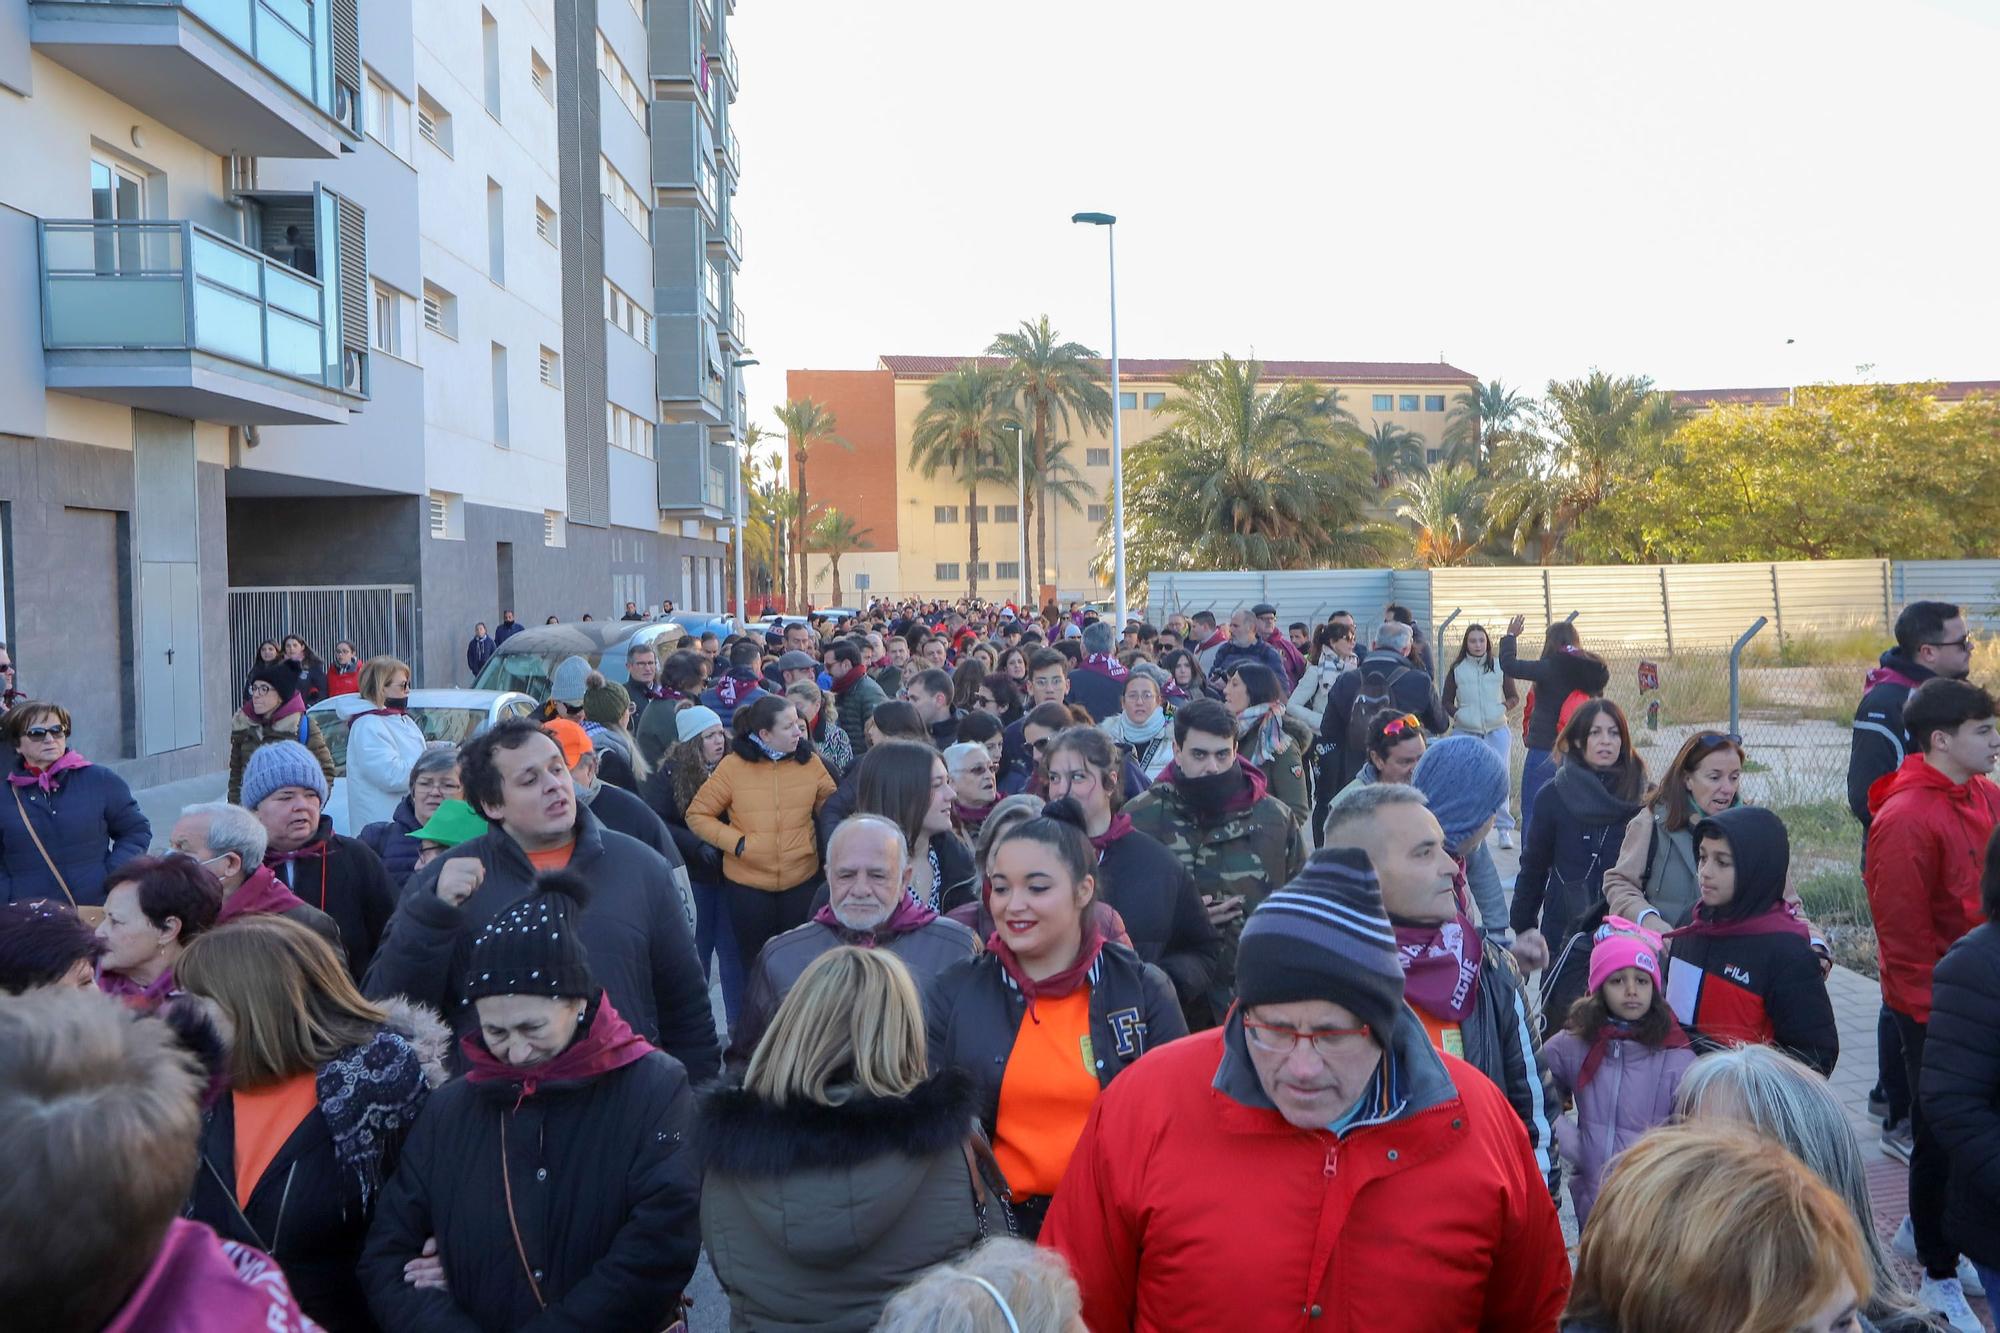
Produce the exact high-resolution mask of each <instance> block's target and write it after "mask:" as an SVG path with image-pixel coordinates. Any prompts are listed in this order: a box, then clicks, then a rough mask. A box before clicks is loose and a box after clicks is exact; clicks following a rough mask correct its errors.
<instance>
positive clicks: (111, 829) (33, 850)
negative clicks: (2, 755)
mask: <svg viewBox="0 0 2000 1333" xmlns="http://www.w3.org/2000/svg"><path fill="white" fill-rule="evenodd" d="M70 732H71V728H70V716H69V710H68V709H66V708H64V707H63V706H62V705H61V704H57V703H47V702H43V701H41V700H34V699H30V700H24V701H23V702H20V703H17V704H15V705H14V706H13V707H12V708H10V709H8V710H7V713H6V716H5V717H4V718H0V734H3V735H4V736H5V737H6V740H7V743H8V744H9V745H10V746H11V747H12V749H13V751H14V754H13V763H12V765H11V766H10V767H9V768H8V770H7V795H6V797H5V798H4V799H0V902H10V903H11V902H27V901H32V900H34V899H38V898H48V899H52V900H55V901H58V902H63V903H67V904H68V905H69V906H71V907H74V908H78V909H84V908H88V909H91V910H90V911H87V912H85V913H84V915H85V916H86V917H90V918H93V919H94V918H95V916H96V914H97V912H98V911H99V910H100V909H101V908H102V907H103V906H104V897H105V886H106V884H107V883H108V882H109V877H110V876H111V875H113V874H115V873H117V871H118V869H119V868H120V867H121V866H124V865H125V864H127V863H128V862H130V861H132V860H134V859H136V858H138V857H141V856H144V855H145V854H146V848H147V846H148V845H149V844H150V843H151V842H152V839H153V827H152V825H151V824H149V823H147V822H146V815H145V812H144V811H142V810H140V808H139V802H138V801H137V800H136V799H135V798H134V797H133V795H132V789H131V788H130V787H128V786H126V785H125V779H123V778H121V777H119V776H118V775H117V774H116V773H114V772H113V771H111V770H110V769H108V768H104V767H101V766H100V765H97V764H93V763H91V762H90V761H89V760H88V759H85V758H84V757H83V756H82V755H81V754H79V753H77V752H76V751H75V750H72V749H71V748H70V745H69V741H70Z"/></svg>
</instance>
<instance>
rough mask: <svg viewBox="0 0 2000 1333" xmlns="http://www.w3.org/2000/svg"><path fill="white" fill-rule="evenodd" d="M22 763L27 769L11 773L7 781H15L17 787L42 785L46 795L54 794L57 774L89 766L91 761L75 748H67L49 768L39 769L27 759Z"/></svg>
mask: <svg viewBox="0 0 2000 1333" xmlns="http://www.w3.org/2000/svg"><path fill="white" fill-rule="evenodd" d="M21 765H22V767H23V768H24V769H25V770H26V771H25V772H21V773H9V774H8V775H7V781H9V782H11V783H13V784H14V785H15V786H16V787H40V788H41V789H42V792H43V794H44V795H48V796H53V795H55V791H56V776H57V775H58V774H61V773H67V772H69V771H70V770H71V769H73V768H89V767H90V761H89V760H88V759H85V758H84V757H83V756H82V755H80V754H78V753H77V752H76V751H75V750H65V751H63V757H62V758H60V759H58V760H56V761H55V762H54V763H53V764H50V765H49V766H48V767H47V768H41V769H38V768H36V767H35V766H34V765H32V764H30V763H29V762H28V761H27V760H25V759H23V760H22V761H21Z"/></svg>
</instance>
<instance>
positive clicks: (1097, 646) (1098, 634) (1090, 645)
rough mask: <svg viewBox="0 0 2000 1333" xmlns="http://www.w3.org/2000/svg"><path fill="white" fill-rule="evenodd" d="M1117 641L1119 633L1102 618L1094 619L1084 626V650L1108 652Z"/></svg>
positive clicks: (1088, 651) (1087, 651)
mask: <svg viewBox="0 0 2000 1333" xmlns="http://www.w3.org/2000/svg"><path fill="white" fill-rule="evenodd" d="M1115 642H1117V635H1115V634H1113V633H1112V632H1111V626H1109V625H1107V624H1105V623H1104V622H1103V621H1102V620H1093V621H1091V622H1090V623H1089V624H1088V625H1085V626H1084V627H1083V651H1085V652H1086V653H1108V652H1110V651H1111V645H1112V644H1113V643H1115Z"/></svg>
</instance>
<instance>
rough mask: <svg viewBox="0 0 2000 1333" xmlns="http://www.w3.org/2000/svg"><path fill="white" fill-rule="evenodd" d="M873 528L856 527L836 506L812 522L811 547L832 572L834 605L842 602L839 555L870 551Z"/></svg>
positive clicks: (872, 547)
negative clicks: (870, 535)
mask: <svg viewBox="0 0 2000 1333" xmlns="http://www.w3.org/2000/svg"><path fill="white" fill-rule="evenodd" d="M874 531H875V530H874V529H873V528H856V527H855V526H854V520H853V519H851V518H849V517H848V516H847V515H846V514H843V513H841V512H840V511H839V510H838V509H827V510H826V511H825V512H823V513H822V514H821V515H820V517H819V522H817V523H815V524H813V529H812V542H813V549H814V550H816V551H818V552H819V553H820V554H821V555H824V556H825V557H826V561H827V570H828V572H830V573H831V574H832V575H833V602H832V605H834V606H844V605H846V603H845V602H844V601H843V600H842V598H841V591H840V557H842V556H844V555H847V554H849V553H850V552H853V551H872V550H874V549H875V548H874V546H873V545H872V544H871V543H870V542H869V541H868V536H869V534H870V533H872V532H874Z"/></svg>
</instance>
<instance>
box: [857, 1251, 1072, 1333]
mask: <svg viewBox="0 0 2000 1333" xmlns="http://www.w3.org/2000/svg"><path fill="white" fill-rule="evenodd" d="M1082 1317H1083V1295H1082V1293H1081V1292H1080V1291H1078V1290H1077V1285H1076V1279H1075V1278H1073V1277H1071V1276H1070V1272H1069V1265H1068V1264H1066V1263H1064V1262H1063V1258H1062V1256H1061V1255H1060V1254H1057V1253H1056V1252H1055V1251H1054V1250H1047V1249H1043V1248H1041V1247H1040V1246H1037V1245H1031V1244H1029V1243H1028V1242H1027V1241H1024V1240H1016V1239H1014V1238H1013V1237H1012V1236H995V1237H993V1238H992V1239H991V1240H987V1241H982V1242H980V1244H979V1245H978V1247H977V1248H975V1249H973V1250H970V1251H968V1252H967V1253H965V1254H964V1255H961V1256H960V1257H959V1259H958V1260H957V1262H955V1263H949V1264H940V1265H939V1266H938V1267H936V1268H933V1269H931V1270H930V1272H928V1273H925V1274H924V1275H923V1276H922V1277H920V1278H918V1279H917V1280H916V1281H915V1282H913V1283H911V1284H910V1285H909V1286H907V1287H905V1288H903V1289H902V1290H901V1291H899V1292H897V1293H896V1297H895V1299H894V1300H892V1301H890V1302H889V1304H888V1306H887V1308H885V1309H884V1310H883V1311H882V1322H881V1323H880V1324H878V1325H876V1330H877V1333H1008V1330H1010V1329H1033V1330H1038V1331H1039V1330H1044V1329H1049V1330H1053V1329H1065V1328H1075V1327H1077V1326H1078V1323H1079V1321H1080V1320H1081V1319H1082Z"/></svg>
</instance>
